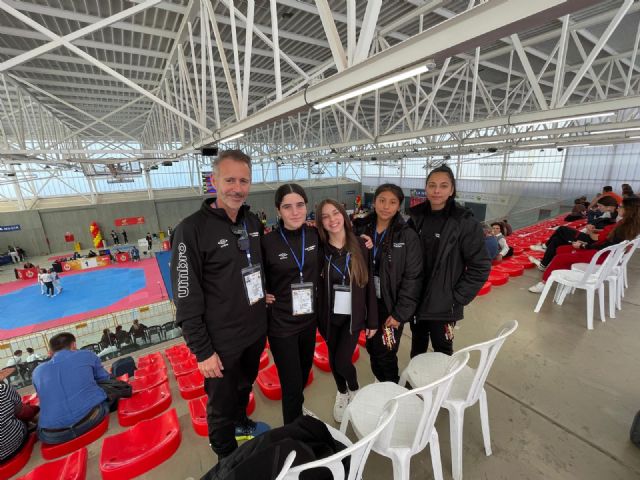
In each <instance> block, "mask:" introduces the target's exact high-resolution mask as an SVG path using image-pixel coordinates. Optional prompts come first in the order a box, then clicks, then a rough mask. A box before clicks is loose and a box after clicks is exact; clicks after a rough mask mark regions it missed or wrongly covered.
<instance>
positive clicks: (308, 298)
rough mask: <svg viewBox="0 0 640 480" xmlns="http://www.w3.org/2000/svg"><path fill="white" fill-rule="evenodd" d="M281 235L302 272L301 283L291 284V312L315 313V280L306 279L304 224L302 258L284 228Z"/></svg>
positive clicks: (297, 313)
mask: <svg viewBox="0 0 640 480" xmlns="http://www.w3.org/2000/svg"><path fill="white" fill-rule="evenodd" d="M279 231H280V236H281V237H282V240H284V243H286V244H287V247H289V250H290V251H291V256H292V257H293V260H294V261H295V262H296V265H297V266H298V271H299V272H300V283H292V284H291V314H292V315H294V316H296V315H308V314H310V313H313V282H305V281H304V272H303V270H304V256H305V247H306V235H305V229H304V226H303V227H302V254H301V256H300V258H298V256H297V255H296V253H295V252H294V251H293V248H291V245H290V244H289V241H288V240H287V237H286V235H285V234H284V231H283V229H280V230H279Z"/></svg>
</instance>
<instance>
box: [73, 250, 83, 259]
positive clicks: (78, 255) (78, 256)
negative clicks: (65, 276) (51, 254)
mask: <svg viewBox="0 0 640 480" xmlns="http://www.w3.org/2000/svg"><path fill="white" fill-rule="evenodd" d="M79 258H82V255H80V254H79V253H78V252H73V260H77V259H79Z"/></svg>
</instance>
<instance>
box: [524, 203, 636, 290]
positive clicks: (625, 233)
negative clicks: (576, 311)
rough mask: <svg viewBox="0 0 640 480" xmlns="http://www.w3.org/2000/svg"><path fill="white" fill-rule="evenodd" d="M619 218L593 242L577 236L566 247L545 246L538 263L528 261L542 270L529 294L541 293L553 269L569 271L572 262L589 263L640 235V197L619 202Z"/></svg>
mask: <svg viewBox="0 0 640 480" xmlns="http://www.w3.org/2000/svg"><path fill="white" fill-rule="evenodd" d="M620 217H621V219H620V220H619V221H618V222H617V223H614V224H611V225H608V226H607V227H605V228H603V229H602V230H601V231H600V233H599V234H598V239H597V240H596V241H595V242H590V243H589V242H586V241H583V240H581V239H580V237H578V238H577V239H576V240H575V241H573V242H572V243H571V244H570V245H561V246H558V247H557V248H553V249H552V248H551V246H550V245H549V244H548V243H547V251H546V252H545V255H544V258H543V259H542V260H538V259H534V258H533V257H529V260H531V261H532V262H533V263H535V264H537V265H538V268H539V269H540V270H544V274H543V276H542V281H541V282H538V283H537V284H535V285H534V286H532V287H530V288H529V291H530V292H532V293H542V290H543V289H544V284H545V282H546V281H547V279H548V278H549V276H550V275H551V272H553V271H554V270H560V269H567V270H568V269H571V265H573V264H574V263H589V262H590V261H591V259H592V258H593V256H594V255H595V254H596V252H597V251H598V250H602V249H603V248H606V247H610V246H611V245H615V244H617V243H620V242H622V241H624V240H633V239H635V238H636V237H637V236H638V235H640V197H629V198H625V199H623V200H622V205H620ZM561 228H562V227H561ZM558 230H560V229H558ZM556 232H557V230H556ZM553 236H555V234H554V235H553ZM553 236H552V237H551V238H553ZM550 250H554V255H553V256H548V255H547V253H549V251H550ZM534 260H535V261H534ZM599 260H601V262H603V261H604V260H605V259H604V258H602V257H601V258H600V259H599Z"/></svg>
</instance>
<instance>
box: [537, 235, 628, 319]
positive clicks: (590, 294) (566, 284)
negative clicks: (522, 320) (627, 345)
mask: <svg viewBox="0 0 640 480" xmlns="http://www.w3.org/2000/svg"><path fill="white" fill-rule="evenodd" d="M628 243H629V242H626V241H625V242H622V243H619V244H617V245H612V246H610V247H607V248H603V249H602V250H599V251H598V252H597V253H596V254H595V255H594V256H593V258H592V259H591V262H590V263H589V266H588V268H587V270H586V271H584V272H578V271H574V270H554V271H553V272H551V275H550V276H549V278H548V279H547V283H546V284H545V286H544V290H543V291H542V294H541V295H540V300H538V303H537V305H536V308H535V309H534V310H533V311H534V312H535V313H538V312H540V309H541V308H542V305H543V304H544V301H545V299H546V298H547V295H548V294H549V291H550V290H551V287H553V284H554V283H557V284H558V289H557V291H556V295H555V297H554V300H555V302H556V303H558V304H559V305H562V302H563V300H564V297H565V296H566V295H567V293H568V292H569V291H570V290H572V289H576V288H577V289H581V290H585V292H586V296H587V328H588V329H589V330H593V303H594V301H595V292H596V290H597V291H598V298H599V305H600V320H602V321H603V322H604V321H606V319H605V316H604V282H605V280H606V279H607V277H609V274H610V272H611V269H612V268H613V267H614V266H615V265H617V264H618V262H619V261H620V257H621V256H622V254H623V253H624V248H625V247H626V245H627V244H628ZM605 254H606V255H607V257H606V259H605V260H604V262H603V263H602V264H601V265H598V260H599V259H600V257H601V256H603V255H605Z"/></svg>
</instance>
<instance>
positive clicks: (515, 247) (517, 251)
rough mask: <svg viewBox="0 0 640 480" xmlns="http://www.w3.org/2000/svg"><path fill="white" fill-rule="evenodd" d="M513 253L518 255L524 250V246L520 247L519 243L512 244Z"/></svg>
mask: <svg viewBox="0 0 640 480" xmlns="http://www.w3.org/2000/svg"><path fill="white" fill-rule="evenodd" d="M512 248H513V254H514V255H520V254H521V253H523V252H524V248H522V247H521V246H520V245H513V246H512Z"/></svg>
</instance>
